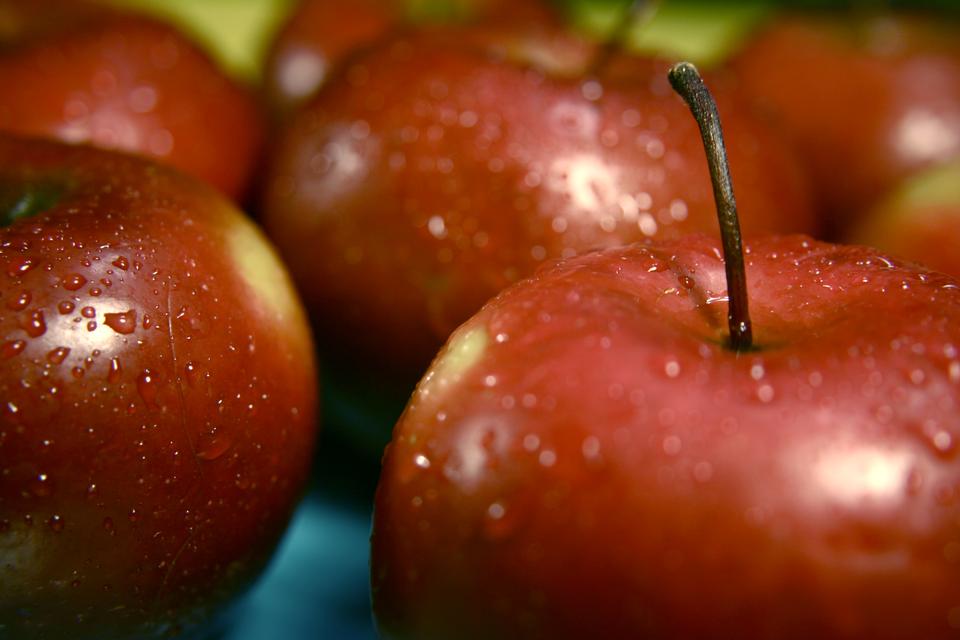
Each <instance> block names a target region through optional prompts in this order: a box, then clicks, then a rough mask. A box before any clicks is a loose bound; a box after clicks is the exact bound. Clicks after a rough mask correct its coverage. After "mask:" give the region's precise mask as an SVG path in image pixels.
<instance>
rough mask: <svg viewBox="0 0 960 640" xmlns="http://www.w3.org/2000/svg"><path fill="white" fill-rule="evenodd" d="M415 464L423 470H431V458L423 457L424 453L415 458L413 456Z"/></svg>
mask: <svg viewBox="0 0 960 640" xmlns="http://www.w3.org/2000/svg"><path fill="white" fill-rule="evenodd" d="M413 464H415V465H417V466H418V467H420V468H421V469H429V468H430V458H428V457H427V456H425V455H423V454H422V453H418V454H416V455H415V456H413Z"/></svg>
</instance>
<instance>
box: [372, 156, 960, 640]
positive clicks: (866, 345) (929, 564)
mask: <svg viewBox="0 0 960 640" xmlns="http://www.w3.org/2000/svg"><path fill="white" fill-rule="evenodd" d="M714 157H715V156H714ZM728 184H729V183H727V185H728ZM718 193H723V194H724V195H729V193H730V191H729V189H728V188H725V187H719V188H718ZM727 202H728V203H730V204H731V205H732V197H731V198H729V199H728V200H727ZM735 225H736V223H735V221H734V222H733V226H734V227H735ZM724 229H725V230H728V229H730V226H729V225H728V223H727V222H725V223H724ZM730 233H731V234H732V233H733V232H732V231H731V232H730ZM726 237H727V239H728V240H729V239H730V238H731V237H733V236H732V235H728V236H726ZM738 241H739V238H737V242H738ZM726 244H727V243H726V242H725V245H726ZM734 244H736V243H734ZM722 255H731V256H732V257H731V259H730V260H728V261H725V260H724V259H723V257H722ZM735 257H736V256H735V253H734V254H731V253H730V252H729V251H728V250H727V249H725V250H724V254H721V251H720V245H719V243H718V242H716V241H713V240H711V239H709V238H707V237H705V236H700V235H697V236H691V237H688V238H685V239H680V240H674V241H664V242H654V241H649V242H647V243H643V244H637V245H633V246H630V247H625V248H614V249H608V250H605V251H601V252H596V253H592V254H589V255H584V256H580V257H577V258H572V259H569V260H567V261H564V262H561V263H559V264H557V265H555V266H553V267H550V268H546V269H543V270H541V271H540V272H538V274H537V275H535V276H534V277H533V278H531V279H528V280H526V281H523V282H521V283H520V284H517V285H515V286H513V287H511V288H509V289H507V290H506V291H504V292H503V293H501V294H500V295H499V296H498V297H497V298H495V299H494V300H493V301H492V302H490V303H489V304H488V305H486V306H485V307H484V308H483V310H482V311H480V313H478V314H477V315H475V316H474V317H473V318H471V319H470V320H469V321H468V322H467V323H466V324H464V325H463V326H462V327H460V328H459V329H458V330H457V331H456V332H455V333H454V334H453V336H452V337H451V339H450V341H449V342H448V343H447V346H446V347H445V348H444V350H443V351H442V352H441V353H440V355H439V356H438V358H437V359H436V360H435V362H434V363H433V365H432V367H431V368H430V370H429V372H428V373H427V374H426V376H425V377H424V378H423V380H422V381H421V383H420V385H419V387H418V388H417V391H416V393H415V394H414V396H413V398H412V400H411V402H410V404H409V405H408V407H407V410H406V412H405V413H404V415H403V417H402V419H401V420H400V422H399V424H398V425H397V427H396V430H395V431H394V438H393V441H392V443H391V444H390V447H389V449H388V450H387V452H386V455H385V459H384V466H383V472H382V476H381V479H380V485H379V488H378V491H377V498H376V507H375V511H374V525H373V538H372V554H373V555H372V560H371V563H372V567H371V571H372V579H373V600H374V609H375V614H376V616H377V620H378V623H379V627H380V631H381V633H382V636H383V637H384V638H417V639H418V640H428V639H431V638H453V637H456V638H462V639H465V640H467V639H473V638H527V639H537V638H550V639H552V640H559V639H564V638H663V639H667V638H670V639H674V638H704V639H708V638H717V639H719V638H743V639H745V640H752V639H760V638H764V639H768V640H772V639H777V640H787V639H801V638H803V639H807V638H819V639H823V640H834V639H840V638H844V639H847V640H852V639H857V640H859V639H863V640H866V639H871V640H876V639H878V638H889V639H893V638H898V639H899V638H927V639H940V638H952V637H955V636H956V633H957V629H958V628H960V577H958V572H957V563H958V562H960V543H958V540H960V499H958V492H957V488H958V487H960V458H958V451H960V449H958V446H957V442H958V438H960V422H958V419H957V416H958V408H960V283H958V282H957V281H956V280H954V279H952V278H949V277H947V276H944V275H942V274H937V273H934V272H928V271H924V270H922V269H918V268H915V267H910V266H906V265H904V264H900V263H897V262H896V261H894V260H892V259H890V258H887V257H886V256H884V255H883V254H881V253H879V252H877V251H875V250H872V249H867V248H860V247H843V246H839V245H832V244H825V243H821V242H817V241H814V240H812V239H810V238H807V237H804V236H789V237H779V238H778V237H772V238H764V239H758V240H753V241H748V249H747V254H746V281H747V282H748V284H749V306H750V309H751V312H752V316H753V324H752V336H753V340H752V343H751V341H750V339H749V336H750V335H751V334H750V331H749V326H750V325H749V324H748V323H747V320H746V318H747V315H746V314H745V313H743V312H742V311H735V310H734V309H732V308H730V307H732V305H729V306H728V304H727V297H728V295H729V294H728V291H729V292H731V293H732V292H738V293H742V292H743V291H744V289H743V288H742V287H741V286H740V285H736V286H735V287H728V285H727V281H726V278H725V271H727V270H728V269H730V266H731V265H733V264H735V263H736V260H735ZM734 272H735V273H734V275H740V276H742V275H743V271H742V270H737V269H734ZM733 282H735V283H736V282H737V280H736V279H734V280H733ZM740 308H741V309H743V308H745V305H743V304H742V301H741V307H740ZM728 326H734V327H738V333H737V335H738V336H740V337H739V338H738V342H737V347H736V348H733V347H732V346H731V344H732V343H731V338H730V337H729V336H730V333H728V328H727V327H728Z"/></svg>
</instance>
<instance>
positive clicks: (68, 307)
mask: <svg viewBox="0 0 960 640" xmlns="http://www.w3.org/2000/svg"><path fill="white" fill-rule="evenodd" d="M75 308H76V305H75V304H73V303H72V302H70V301H69V300H64V301H63V302H61V303H60V304H58V305H57V311H59V312H60V315H62V316H65V315H67V314H68V313H71V312H72V311H73V310H74V309H75Z"/></svg>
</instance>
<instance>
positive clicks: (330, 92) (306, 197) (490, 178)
mask: <svg viewBox="0 0 960 640" xmlns="http://www.w3.org/2000/svg"><path fill="white" fill-rule="evenodd" d="M476 33H477V32H476V31H465V30H462V31H460V32H456V31H453V30H449V31H447V32H446V33H445V34H438V33H437V32H429V33H421V34H419V35H417V36H409V37H402V38H399V39H397V40H394V41H392V42H391V43H388V44H385V45H383V46H381V47H379V48H376V49H372V50H370V51H368V52H367V53H365V54H363V55H360V56H357V57H354V58H353V59H352V60H351V64H350V65H348V66H347V67H345V68H344V69H343V70H342V71H343V72H342V73H341V74H340V75H339V76H337V77H336V78H334V79H333V80H332V81H331V82H330V84H328V85H327V87H326V88H325V89H324V90H323V91H322V92H321V93H320V94H319V95H318V96H317V98H316V99H315V100H314V101H312V102H311V103H309V104H308V105H306V107H305V108H304V109H303V110H301V111H300V112H298V114H297V115H296V116H295V117H294V118H293V119H292V120H291V122H290V123H289V124H288V126H287V127H286V128H285V130H284V131H283V132H282V134H281V136H280V138H279V141H278V145H277V149H276V153H275V154H274V156H273V162H272V166H271V167H270V171H269V175H268V179H267V183H266V194H265V197H264V206H263V221H264V225H265V227H266V229H267V231H268V233H269V235H270V236H271V238H272V239H274V240H275V241H276V242H277V245H278V247H279V248H280V251H281V254H282V255H283V256H284V259H285V260H286V261H287V264H288V265H289V266H290V269H291V273H293V274H294V278H295V279H296V281H297V284H298V286H299V288H300V291H301V292H302V294H303V295H304V299H305V302H306V303H307V305H308V307H309V308H311V309H313V310H315V311H316V312H315V313H314V314H313V319H314V321H315V322H316V323H318V327H320V328H319V329H318V334H322V335H323V336H324V337H325V339H324V340H322V341H320V342H321V348H331V349H334V350H335V349H341V350H343V351H345V352H346V353H347V354H349V357H350V358H351V359H353V358H355V355H354V354H356V353H366V354H371V355H370V356H369V357H371V358H375V359H376V360H377V361H378V362H379V363H380V364H381V366H382V367H383V370H384V371H386V370H388V369H389V368H391V367H392V368H394V369H397V370H401V371H415V372H416V374H415V375H419V373H420V372H422V371H423V368H424V367H425V366H426V364H427V363H428V362H429V359H430V357H431V356H432V355H433V354H434V353H435V352H436V349H437V348H439V346H440V345H441V344H442V342H443V340H445V338H446V337H447V336H448V335H449V333H450V332H451V331H452V330H453V329H454V328H455V327H456V326H457V325H458V324H459V323H461V322H462V321H463V320H465V319H466V318H468V317H469V316H470V314H471V313H473V312H474V311H476V310H477V309H479V308H480V306H481V305H482V304H483V303H484V302H485V301H486V300H487V299H489V298H490V297H491V296H492V295H494V294H495V293H497V292H498V291H500V290H501V289H503V288H504V287H505V286H507V285H509V284H511V283H512V282H515V281H516V280H518V279H520V278H522V277H524V276H526V275H529V274H530V273H532V272H533V271H534V270H535V269H536V268H537V267H539V266H540V265H541V264H543V263H544V262H547V261H549V260H551V259H555V258H559V257H564V256H570V255H573V254H575V253H578V252H581V251H585V250H590V249H594V248H597V247H605V246H614V245H620V244H623V243H626V242H631V241H634V240H639V239H643V238H646V237H657V238H672V237H677V236H680V235H683V234H685V233H689V232H691V231H696V230H703V231H709V230H715V229H716V228H717V223H716V220H715V216H714V213H713V204H712V199H711V188H710V181H709V178H708V175H707V168H706V165H705V163H704V161H703V155H702V150H701V147H700V141H699V138H698V136H697V134H696V127H695V125H694V124H693V123H692V122H691V121H690V119H689V116H688V115H687V113H686V111H685V108H684V106H683V104H682V103H681V102H680V101H679V100H677V98H676V97H675V96H673V95H672V94H671V93H670V88H669V85H667V83H666V79H665V78H666V76H665V73H666V68H667V65H666V64H665V63H659V62H654V61H651V60H644V59H637V60H632V59H630V60H619V59H618V60H617V61H616V63H615V64H614V63H611V64H610V65H609V67H608V68H607V70H606V72H605V73H606V74H607V75H605V76H602V77H601V78H600V79H597V78H593V79H591V78H592V76H585V75H584V72H583V70H582V68H580V67H576V68H575V69H574V70H575V71H576V73H574V77H572V78H571V77H567V76H566V73H565V72H566V71H570V70H563V69H559V70H557V69H552V70H551V71H543V70H537V67H536V66H535V65H534V67H531V66H530V64H533V61H534V60H539V59H540V58H537V56H536V51H540V52H541V53H550V51H551V50H550V49H549V47H547V48H538V47H533V48H532V49H533V50H531V49H524V48H523V47H515V46H514V45H516V44H517V42H516V41H515V40H511V39H510V38H511V36H507V35H502V34H501V35H500V36H498V35H497V34H496V33H495V32H493V31H487V32H485V33H483V34H482V35H480V36H476ZM472 37H473V38H476V39H475V40H473V41H471V40H470V39H471V38H472ZM498 37H499V39H500V41H501V44H503V43H504V42H506V43H507V44H505V50H503V51H500V52H499V53H497V54H492V53H490V46H491V43H493V42H495V41H496V40H497V38H498ZM522 39H523V38H522V37H521V38H520V40H521V42H522ZM464 42H470V43H471V44H470V45H469V46H468V45H465V44H464ZM494 48H496V47H494ZM514 56H516V57H519V60H517V59H515V57H514ZM549 59H550V60H552V59H553V58H549ZM580 62H582V59H581V60H580ZM607 76H609V77H607ZM724 102H725V104H726V103H728V102H729V103H730V104H737V103H736V100H735V98H734V97H733V96H725V97H724ZM730 114H731V115H730V118H729V125H728V126H729V129H730V130H731V139H733V140H735V141H736V142H735V143H734V145H733V146H732V147H731V150H730V155H731V163H732V166H733V172H734V175H735V176H736V177H737V178H738V179H739V181H740V184H742V189H741V192H742V196H741V202H742V210H743V219H744V226H745V229H746V231H747V233H748V234H757V233H762V232H770V231H774V230H785V229H786V230H796V231H803V230H809V229H810V227H811V225H812V224H813V222H812V219H813V211H812V209H811V207H810V206H809V199H808V197H807V193H806V184H805V183H804V181H803V179H802V177H801V175H800V173H799V168H798V165H797V164H796V162H795V161H794V158H793V156H792V155H791V154H790V153H789V152H788V151H787V150H786V149H785V148H784V146H783V145H781V144H778V140H777V138H776V136H775V135H774V134H773V133H772V132H771V131H770V130H768V129H767V128H765V127H763V126H762V125H761V124H760V123H758V122H756V121H755V120H753V119H751V118H750V116H749V114H748V113H746V112H745V111H742V110H738V109H736V108H734V107H731V109H730Z"/></svg>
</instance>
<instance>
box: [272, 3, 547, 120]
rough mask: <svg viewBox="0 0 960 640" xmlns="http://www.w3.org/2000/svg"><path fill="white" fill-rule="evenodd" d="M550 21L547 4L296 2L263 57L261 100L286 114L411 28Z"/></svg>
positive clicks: (278, 111)
mask: <svg viewBox="0 0 960 640" xmlns="http://www.w3.org/2000/svg"><path fill="white" fill-rule="evenodd" d="M555 18H556V16H554V14H553V11H552V10H551V8H550V5H549V0H452V1H446V2H436V1H433V0H426V1H424V0H352V1H351V2H340V1H338V0H301V1H300V2H299V3H298V4H297V6H296V8H295V9H294V11H293V12H292V13H291V14H290V17H289V18H288V19H287V21H286V23H285V24H284V25H283V27H282V28H281V29H280V31H279V32H278V33H277V36H276V37H275V39H274V41H273V43H272V45H271V47H270V51H269V53H268V55H267V62H266V70H265V75H266V77H265V79H264V84H265V85H266V91H267V97H268V100H269V101H270V103H271V105H272V107H273V109H274V111H276V112H277V113H279V114H286V113H289V112H290V111H291V110H293V108H294V107H296V106H298V105H300V104H302V103H303V102H304V101H305V100H306V99H307V98H309V97H310V96H312V95H313V94H314V93H316V92H317V90H318V89H319V88H320V87H321V86H322V85H323V84H324V83H325V82H326V80H327V79H328V78H329V77H330V75H331V73H332V71H333V70H334V69H335V68H336V67H337V66H338V65H339V64H340V63H341V62H342V61H343V60H344V59H348V58H349V56H350V55H351V54H353V53H355V52H356V51H358V50H360V49H363V48H365V47H368V46H370V45H371V44H374V43H375V42H377V41H378V40H380V39H382V38H384V37H386V36H388V35H389V34H391V33H393V32H396V31H400V30H402V29H404V28H406V27H407V26H409V25H411V24H424V23H426V24H436V23H453V24H458V23H465V22H488V21H493V22H498V21H522V22H526V23H531V24H536V23H540V22H550V21H553V20H554V19H555Z"/></svg>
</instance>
